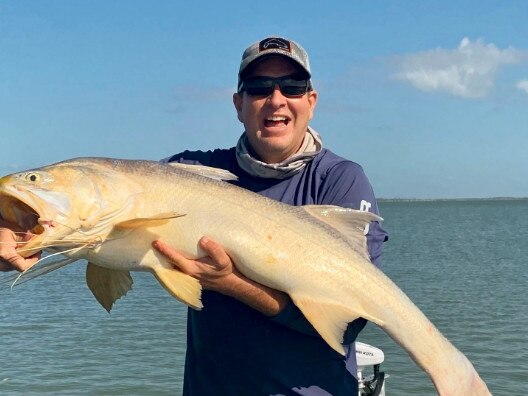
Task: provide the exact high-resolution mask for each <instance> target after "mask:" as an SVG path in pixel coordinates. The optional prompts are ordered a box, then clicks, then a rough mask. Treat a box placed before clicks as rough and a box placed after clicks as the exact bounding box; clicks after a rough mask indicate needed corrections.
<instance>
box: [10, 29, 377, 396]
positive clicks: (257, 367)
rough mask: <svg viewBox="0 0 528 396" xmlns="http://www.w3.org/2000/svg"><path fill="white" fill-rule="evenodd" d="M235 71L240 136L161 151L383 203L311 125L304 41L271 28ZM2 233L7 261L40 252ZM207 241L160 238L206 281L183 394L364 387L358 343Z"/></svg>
mask: <svg viewBox="0 0 528 396" xmlns="http://www.w3.org/2000/svg"><path fill="white" fill-rule="evenodd" d="M238 76H239V83H238V92H237V93H235V94H234V95H233V103H234V105H235V108H236V111H237V115H238V119H239V120H240V121H241V122H242V123H243V124H244V127H245V132H244V133H243V135H242V136H241V138H240V139H239V141H238V143H237V146H236V147H233V148H231V149H217V150H214V151H208V152H190V151H186V152H183V153H180V154H177V155H174V156H172V157H170V158H168V159H166V160H165V161H179V162H184V163H190V164H193V163H195V164H198V163H199V164H203V165H208V166H214V167H219V168H224V169H227V170H229V171H230V172H232V173H234V174H235V175H237V176H238V181H237V182H236V184H238V185H239V186H241V187H244V188H247V189H249V190H251V191H254V192H257V193H259V194H262V195H264V196H267V197H269V198H273V199H276V200H279V201H282V202H284V203H287V204H291V205H306V204H325V205H330V204H331V205H340V206H343V207H350V208H356V209H362V210H370V211H372V212H376V213H377V212H378V208H377V204H376V201H375V197H374V194H373V192H372V188H371V186H370V183H369V182H368V179H367V178H366V176H365V174H364V173H363V170H362V169H361V167H360V166H359V165H357V164H356V163H353V162H351V161H347V160H345V159H343V158H341V157H338V156H337V155H335V154H333V153H332V152H330V151H329V150H327V149H324V148H323V147H322V141H321V138H320V136H319V135H318V133H317V132H316V131H314V130H313V129H312V128H311V127H309V126H308V124H309V121H310V120H311V119H312V117H313V113H314V109H315V106H316V103H317V92H316V91H315V90H314V89H313V87H312V83H311V71H310V66H309V62H308V56H307V54H306V52H305V51H304V49H303V48H302V47H300V46H299V45H298V44H297V43H295V42H293V41H290V40H287V39H284V38H280V37H270V38H266V39H264V40H262V41H260V42H258V43H255V44H253V45H252V46H250V47H248V48H247V49H246V51H245V52H244V54H243V56H242V62H241V65H240V69H239V75H238ZM0 225H2V224H0ZM4 226H8V225H4ZM29 237H30V236H29V235H26V236H25V238H29ZM16 238H21V237H20V236H16ZM386 239H387V234H386V233H385V231H383V229H382V228H381V227H380V225H379V224H378V223H377V222H373V223H371V224H370V225H369V227H368V233H367V241H368V247H369V254H370V256H371V259H372V261H373V263H375V264H376V265H378V264H379V260H380V257H381V251H382V244H383V242H384V241H385V240H386ZM0 241H2V242H9V245H8V244H0V259H2V260H3V263H2V265H3V269H9V268H15V269H18V270H23V269H24V268H27V267H28V266H29V265H31V263H32V262H34V260H36V258H35V257H33V258H29V259H27V260H26V259H22V258H21V257H20V256H18V255H17V254H16V250H15V248H16V246H17V240H15V234H13V233H12V232H11V231H10V230H7V229H4V230H3V231H1V232H0ZM200 245H201V247H202V248H203V250H204V251H205V252H207V254H208V256H207V257H205V258H203V259H200V260H189V259H187V258H185V257H183V256H182V255H181V254H179V253H178V252H177V251H176V250H174V249H173V248H171V247H170V246H168V245H167V244H165V243H163V241H154V242H153V246H154V247H155V248H156V249H158V250H159V251H160V252H161V253H162V254H164V255H165V256H166V257H167V258H168V259H169V260H170V261H171V262H172V263H173V264H174V265H175V266H176V267H177V268H178V269H179V270H181V271H183V272H185V273H187V274H190V275H192V276H194V277H196V278H197V279H198V280H199V281H200V283H201V285H202V287H203V289H204V291H203V295H202V301H203V304H204V309H203V310H202V311H194V310H192V309H190V310H189V314H188V323H187V354H186V362H185V377H184V394H185V395H193V396H195V395H237V396H238V395H289V394H302V395H354V394H357V380H356V379H355V375H356V364H355V350H354V348H353V347H351V348H347V351H348V353H347V356H346V358H343V357H342V356H341V355H340V354H338V353H337V352H335V351H334V350H333V349H332V348H330V347H329V346H328V345H327V344H326V343H325V342H324V341H323V340H322V339H321V338H320V336H319V335H318V334H317V332H316V331H315V330H314V329H313V327H312V326H311V325H310V324H309V322H308V321H307V320H306V319H305V318H304V316H303V315H302V313H301V312H300V311H299V309H297V308H296V307H295V305H294V304H293V303H292V301H291V300H290V298H289V297H288V295H287V294H285V293H283V292H280V291H277V290H273V289H270V288H268V287H266V286H263V285H260V284H258V283H256V282H253V281H252V280H250V279H248V278H246V277H244V276H243V275H242V274H241V273H240V272H239V271H238V270H237V268H236V265H235V263H233V262H232V260H231V259H230V257H229V256H228V255H227V253H226V252H225V251H224V249H223V248H222V246H220V245H219V244H218V243H216V242H215V241H212V240H210V239H208V238H206V237H203V238H202V239H201V240H200ZM351 281H353V280H351ZM365 323H366V322H365V320H363V319H358V320H356V321H354V322H352V323H351V324H349V326H348V328H347V331H346V333H345V337H344V343H345V345H350V344H352V343H353V342H354V340H355V338H356V336H357V334H358V333H359V331H360V330H361V329H362V328H363V327H364V326H365Z"/></svg>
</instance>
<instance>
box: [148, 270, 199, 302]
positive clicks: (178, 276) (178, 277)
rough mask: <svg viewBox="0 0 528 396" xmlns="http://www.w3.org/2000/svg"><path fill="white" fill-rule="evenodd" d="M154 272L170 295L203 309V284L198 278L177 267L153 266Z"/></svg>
mask: <svg viewBox="0 0 528 396" xmlns="http://www.w3.org/2000/svg"><path fill="white" fill-rule="evenodd" d="M152 272H153V274H154V276H155V277H156V279H157V280H158V282H159V283H161V285H162V286H163V287H164V288H165V289H166V290H167V291H168V292H169V294H170V295H172V296H173V297H175V298H176V299H178V300H179V301H181V302H182V303H185V304H187V305H188V306H190V307H191V308H194V309H197V310H200V309H202V307H203V305H202V301H201V296H202V286H201V285H200V282H198V279H196V278H193V277H192V276H189V275H187V274H184V273H183V272H181V271H178V270H176V269H169V268H164V267H156V268H152Z"/></svg>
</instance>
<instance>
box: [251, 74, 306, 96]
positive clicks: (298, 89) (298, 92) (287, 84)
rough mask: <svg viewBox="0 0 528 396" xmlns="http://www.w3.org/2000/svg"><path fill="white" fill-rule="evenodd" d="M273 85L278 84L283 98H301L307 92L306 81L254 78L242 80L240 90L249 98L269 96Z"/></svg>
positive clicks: (288, 78)
mask: <svg viewBox="0 0 528 396" xmlns="http://www.w3.org/2000/svg"><path fill="white" fill-rule="evenodd" d="M275 84H279V87H280V90H281V92H282V94H283V95H285V96H302V95H304V94H305V93H306V92H307V91H308V81H307V80H295V79H293V78H290V77H287V78H267V77H254V78H248V79H247V80H244V82H243V84H242V88H243V89H244V90H245V91H246V92H247V94H248V95H250V96H269V95H271V94H272V93H273V89H274V88H275Z"/></svg>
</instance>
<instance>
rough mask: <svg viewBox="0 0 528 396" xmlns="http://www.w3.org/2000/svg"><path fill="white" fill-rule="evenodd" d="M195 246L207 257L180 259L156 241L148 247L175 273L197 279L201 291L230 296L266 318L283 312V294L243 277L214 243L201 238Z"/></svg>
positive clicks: (171, 248) (181, 256)
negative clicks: (175, 269)
mask: <svg viewBox="0 0 528 396" xmlns="http://www.w3.org/2000/svg"><path fill="white" fill-rule="evenodd" d="M199 243H200V247H201V248H202V249H203V250H204V251H205V252H206V253H207V257H204V258H201V259H198V260H191V259H188V258H186V257H184V256H183V255H181V254H180V253H179V252H178V251H177V250H176V249H174V248H173V247H171V246H170V245H167V244H166V243H164V242H163V241H160V240H157V241H154V242H153V244H152V246H153V247H154V248H155V249H156V250H158V251H159V252H160V253H161V254H163V255H164V256H165V257H166V258H167V259H168V260H169V261H170V262H171V263H172V264H173V265H174V266H175V267H176V268H177V269H178V270H180V271H182V272H183V273H185V274H187V275H190V276H192V277H194V278H196V279H198V281H199V282H200V284H201V285H202V287H203V288H204V289H207V290H213V291H216V292H218V293H222V294H224V295H226V296H230V297H233V298H235V299H237V300H239V301H241V302H243V303H244V304H246V305H249V306H250V307H251V308H253V309H256V310H257V311H259V312H261V313H263V314H264V315H266V316H270V317H271V316H275V315H277V314H278V313H279V312H281V311H282V310H283V309H284V307H285V306H286V304H287V303H288V301H289V300H290V298H289V296H288V295H287V294H286V293H283V292H281V291H278V290H275V289H271V288H269V287H267V286H264V285H261V284H260V283H257V282H254V281H252V280H251V279H249V278H246V277H245V276H244V275H243V274H242V273H241V272H240V271H238V270H237V268H236V266H235V265H234V264H233V261H232V260H231V258H230V257H229V255H228V254H227V253H226V251H225V250H224V248H223V247H222V246H221V245H220V244H218V243H217V242H215V241H212V240H211V239H209V238H206V237H202V238H201V239H200V241H199Z"/></svg>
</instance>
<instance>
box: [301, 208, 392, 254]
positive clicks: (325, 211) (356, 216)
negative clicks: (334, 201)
mask: <svg viewBox="0 0 528 396" xmlns="http://www.w3.org/2000/svg"><path fill="white" fill-rule="evenodd" d="M301 208H302V209H304V210H305V211H306V212H307V213H308V214H309V215H311V216H313V217H315V218H316V219H318V220H320V221H322V222H323V223H326V224H328V225H329V226H330V227H332V228H334V229H336V230H337V231H339V232H340V233H341V234H343V235H344V236H345V237H346V239H347V240H348V241H349V243H350V244H351V245H352V246H353V248H354V250H356V251H357V252H358V253H360V254H361V255H362V256H363V257H365V258H366V259H367V260H370V257H369V254H368V250H367V240H366V238H365V234H364V230H365V226H366V225H367V224H369V223H370V222H371V221H381V220H383V219H382V218H381V217H379V216H378V215H376V214H374V213H370V212H364V211H360V210H355V209H349V208H343V207H341V206H335V205H304V206H302V207H301Z"/></svg>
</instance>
